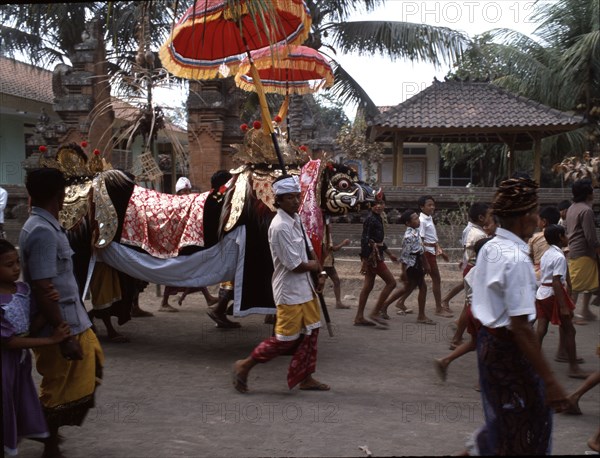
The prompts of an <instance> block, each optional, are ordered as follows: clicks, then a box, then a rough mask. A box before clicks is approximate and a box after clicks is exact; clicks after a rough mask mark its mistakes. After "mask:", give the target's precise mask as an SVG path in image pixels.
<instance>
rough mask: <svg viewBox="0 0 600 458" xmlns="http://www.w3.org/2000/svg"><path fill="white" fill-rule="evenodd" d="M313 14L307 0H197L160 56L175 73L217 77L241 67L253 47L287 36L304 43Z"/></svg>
mask: <svg viewBox="0 0 600 458" xmlns="http://www.w3.org/2000/svg"><path fill="white" fill-rule="evenodd" d="M310 25H311V17H310V12H309V10H308V8H307V7H306V4H305V3H304V0H197V1H195V2H194V5H192V6H191V7H190V8H188V10H187V11H186V12H185V14H184V15H183V17H182V18H181V19H180V20H179V21H178V22H177V24H176V25H175V26H174V27H173V30H172V32H171V34H170V36H169V38H168V39H167V41H166V42H165V43H164V44H163V45H162V46H161V48H160V50H159V55H160V59H161V62H162V64H163V66H164V67H165V68H166V69H167V70H168V71H169V72H171V73H172V74H173V75H175V76H179V77H182V78H187V79H196V80H203V79H211V78H218V77H220V76H227V75H220V74H219V73H220V72H219V70H220V69H223V66H227V67H229V69H230V71H231V72H235V71H236V70H237V66H238V65H239V63H240V59H241V57H242V56H243V55H244V54H245V53H246V52H247V51H252V50H255V49H259V48H262V47H265V46H269V45H272V44H275V43H277V42H280V41H283V42H286V43H289V44H300V43H302V42H303V41H304V40H306V38H307V37H308V33H309V31H310Z"/></svg>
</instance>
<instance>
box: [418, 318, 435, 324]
mask: <svg viewBox="0 0 600 458" xmlns="http://www.w3.org/2000/svg"><path fill="white" fill-rule="evenodd" d="M417 323H419V324H433V325H435V324H437V323H436V322H435V321H433V320H432V319H431V318H426V319H424V320H417Z"/></svg>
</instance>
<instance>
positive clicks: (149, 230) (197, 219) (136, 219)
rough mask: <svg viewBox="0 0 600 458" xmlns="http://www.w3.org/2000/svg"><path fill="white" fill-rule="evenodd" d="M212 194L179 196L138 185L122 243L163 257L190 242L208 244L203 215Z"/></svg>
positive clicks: (129, 210)
mask: <svg viewBox="0 0 600 458" xmlns="http://www.w3.org/2000/svg"><path fill="white" fill-rule="evenodd" d="M208 194H209V193H208V192H204V193H202V194H185V195H180V196H178V195H172V194H164V193H161V192H158V191H154V190H152V189H146V188H142V187H141V186H135V187H134V188H133V193H132V194H131V198H130V199H129V204H128V205H127V211H126V213H125V220H124V221H123V231H122V233H121V240H120V241H121V243H124V244H127V245H133V246H137V247H140V248H142V249H144V250H145V251H147V252H148V253H149V254H151V255H152V256H156V257H157V258H163V259H164V258H171V257H175V256H177V255H178V254H179V250H180V249H182V248H183V247H186V246H204V228H203V215H204V204H205V202H206V198H207V197H208Z"/></svg>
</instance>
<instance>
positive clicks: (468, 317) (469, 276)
mask: <svg viewBox="0 0 600 458" xmlns="http://www.w3.org/2000/svg"><path fill="white" fill-rule="evenodd" d="M490 240H492V237H486V238H483V239H479V240H478V241H477V242H476V243H475V246H474V247H473V250H474V253H475V260H476V259H477V255H478V254H479V251H480V250H481V247H483V245H485V244H486V243H487V242H489V241H490ZM475 260H471V261H470V262H472V264H471V267H470V269H469V270H468V272H467V273H466V275H465V277H464V279H463V281H464V283H465V306H464V308H463V313H464V322H465V327H466V329H467V332H468V333H469V334H470V335H471V341H470V342H464V343H461V344H459V345H458V346H457V347H456V348H455V349H454V350H453V351H452V353H450V354H449V355H448V356H446V357H445V358H441V359H434V360H433V366H434V368H435V371H436V373H437V374H438V376H439V378H440V379H442V381H443V382H445V381H446V377H447V376H448V366H449V365H450V363H451V362H452V361H454V360H455V359H458V358H460V357H461V356H463V355H466V354H467V353H469V352H470V351H475V349H476V348H477V332H479V328H480V327H481V323H480V322H479V321H477V320H476V319H475V317H473V313H472V312H471V298H472V297H473V276H474V275H475V269H476V267H477V266H476V265H475ZM462 316H463V314H461V317H462Z"/></svg>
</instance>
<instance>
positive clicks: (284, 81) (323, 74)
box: [235, 44, 333, 95]
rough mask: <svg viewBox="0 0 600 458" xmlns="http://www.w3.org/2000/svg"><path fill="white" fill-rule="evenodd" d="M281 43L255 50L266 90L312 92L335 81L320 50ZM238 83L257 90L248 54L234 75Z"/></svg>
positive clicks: (256, 64)
mask: <svg viewBox="0 0 600 458" xmlns="http://www.w3.org/2000/svg"><path fill="white" fill-rule="evenodd" d="M287 49H288V46H286V45H284V44H278V45H276V46H273V47H269V46H267V47H266V48H262V49H258V50H256V51H252V52H251V53H250V54H251V57H252V60H254V65H255V66H256V68H257V69H258V75H259V76H260V80H261V83H262V86H263V89H264V91H265V92H268V93H277V94H282V95H289V94H310V93H313V92H317V91H318V90H320V89H322V88H326V87H330V86H331V85H332V84H333V71H332V70H331V65H330V64H329V62H328V61H327V59H325V57H323V55H321V53H319V52H318V51H317V50H315V49H312V48H309V47H308V46H294V47H291V48H290V50H289V52H288V50H287ZM235 82H236V84H237V85H238V86H239V87H240V88H242V89H244V90H245V91H256V85H255V81H254V78H253V77H252V75H251V72H250V60H249V59H248V58H247V57H245V58H244V59H243V60H242V63H241V64H240V68H239V70H238V73H237V74H236V76H235Z"/></svg>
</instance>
